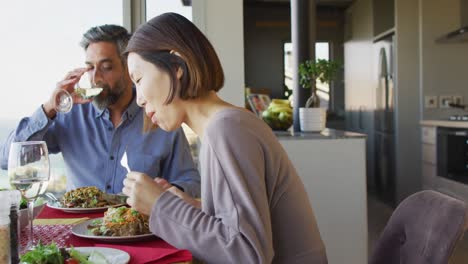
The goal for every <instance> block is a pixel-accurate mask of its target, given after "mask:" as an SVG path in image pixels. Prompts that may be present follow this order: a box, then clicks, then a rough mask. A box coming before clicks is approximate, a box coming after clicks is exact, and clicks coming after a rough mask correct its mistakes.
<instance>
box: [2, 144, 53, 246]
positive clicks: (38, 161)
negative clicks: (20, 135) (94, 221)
mask: <svg viewBox="0 0 468 264" xmlns="http://www.w3.org/2000/svg"><path fill="white" fill-rule="evenodd" d="M8 176H9V178H10V184H11V186H12V187H13V188H15V189H17V190H19V191H20V192H21V195H22V196H23V197H24V198H25V199H27V200H28V218H29V224H30V225H29V232H28V245H27V248H26V249H32V248H33V247H34V246H35V245H36V242H35V241H34V233H33V216H34V200H35V199H36V197H37V196H39V195H40V194H43V193H44V192H45V190H46V189H47V184H48V182H49V178H50V166H49V152H48V150H47V145H46V143H45V142H44V141H26V142H13V143H11V146H10V153H9V155H8Z"/></svg>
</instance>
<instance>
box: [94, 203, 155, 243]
mask: <svg viewBox="0 0 468 264" xmlns="http://www.w3.org/2000/svg"><path fill="white" fill-rule="evenodd" d="M88 229H89V230H90V232H91V233H92V234H93V235H96V236H135V235H143V234H149V233H150V231H149V224H148V216H146V215H143V214H140V213H139V212H138V211H136V210H135V209H132V208H127V207H125V206H121V207H117V208H109V209H108V210H107V211H106V212H105V213H104V217H103V218H102V220H101V219H99V220H96V221H94V222H93V223H92V224H91V225H89V226H88Z"/></svg>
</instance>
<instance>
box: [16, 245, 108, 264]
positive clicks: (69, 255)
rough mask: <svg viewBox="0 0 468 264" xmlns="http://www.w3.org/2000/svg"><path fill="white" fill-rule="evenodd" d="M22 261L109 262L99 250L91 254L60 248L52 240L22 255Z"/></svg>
mask: <svg viewBox="0 0 468 264" xmlns="http://www.w3.org/2000/svg"><path fill="white" fill-rule="evenodd" d="M20 261H21V263H25V264H43V263H50V264H80V263H85V264H105V263H109V262H108V261H107V260H106V258H105V257H104V256H103V255H102V254H101V253H100V252H98V251H92V252H91V253H90V254H87V253H86V254H85V253H81V252H79V251H78V250H76V249H74V248H69V249H66V248H59V247H57V245H56V244H55V243H54V242H52V243H51V244H49V245H42V243H40V242H39V244H38V245H37V246H36V247H35V248H34V249H33V250H31V251H28V252H26V253H25V254H24V255H22V256H21V259H20Z"/></svg>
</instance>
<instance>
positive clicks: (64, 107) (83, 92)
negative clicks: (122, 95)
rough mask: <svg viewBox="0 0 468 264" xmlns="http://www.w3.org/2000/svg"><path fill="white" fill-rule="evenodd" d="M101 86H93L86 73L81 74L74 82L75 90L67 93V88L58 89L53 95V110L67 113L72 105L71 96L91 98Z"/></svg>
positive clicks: (98, 92) (99, 90)
mask: <svg viewBox="0 0 468 264" xmlns="http://www.w3.org/2000/svg"><path fill="white" fill-rule="evenodd" d="M102 90H103V89H102V88H99V87H93V85H92V82H91V80H90V78H89V75H88V74H86V73H85V74H83V75H82V76H81V78H80V80H79V81H78V82H77V83H76V84H75V90H74V91H73V92H72V93H69V92H68V91H67V90H65V89H62V90H60V91H59V92H58V93H57V95H56V96H55V100H56V102H55V105H56V107H55V110H57V111H58V112H61V113H68V112H70V110H71V109H72V107H73V101H74V100H73V97H74V96H80V97H81V98H83V99H91V98H93V97H95V96H97V95H99V94H100V93H101V92H102Z"/></svg>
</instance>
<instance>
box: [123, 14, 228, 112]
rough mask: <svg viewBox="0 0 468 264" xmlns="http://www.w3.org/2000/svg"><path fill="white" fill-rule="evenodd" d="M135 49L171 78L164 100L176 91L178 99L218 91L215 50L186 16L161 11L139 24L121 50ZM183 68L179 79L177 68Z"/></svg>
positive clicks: (218, 67) (221, 77)
mask: <svg viewBox="0 0 468 264" xmlns="http://www.w3.org/2000/svg"><path fill="white" fill-rule="evenodd" d="M130 52H135V53H136V54H138V55H140V56H141V57H142V58H143V59H144V60H145V61H148V62H150V63H153V64H154V65H155V66H156V67H157V68H158V69H160V70H162V71H165V72H167V73H168V74H169V76H170V78H171V89H170V92H169V95H168V97H167V98H166V101H165V103H166V104H169V103H171V102H172V101H173V100H174V97H175V96H176V95H178V96H179V98H181V99H182V100H187V99H194V98H198V97H202V96H204V95H206V94H207V93H208V92H209V91H216V92H217V91H219V90H220V89H221V88H222V86H223V84H224V73H223V69H222V67H221V63H220V61H219V59H218V56H217V55H216V52H215V50H214V48H213V46H212V45H211V43H210V42H209V41H208V39H207V38H206V37H205V35H203V33H202V32H201V31H200V30H199V29H198V28H197V27H196V26H195V25H194V24H193V23H192V22H190V21H189V20H188V19H186V18H185V17H183V16H181V15H179V14H175V13H165V14H162V15H160V16H157V17H154V18H152V19H151V20H149V21H148V22H146V23H145V24H143V25H141V26H140V27H139V28H138V29H137V30H136V32H135V33H133V36H132V38H131V39H130V41H129V43H128V46H127V49H126V51H125V54H126V55H128V53H130ZM178 68H181V69H182V70H183V74H182V78H181V80H180V83H179V82H177V69H178Z"/></svg>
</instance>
